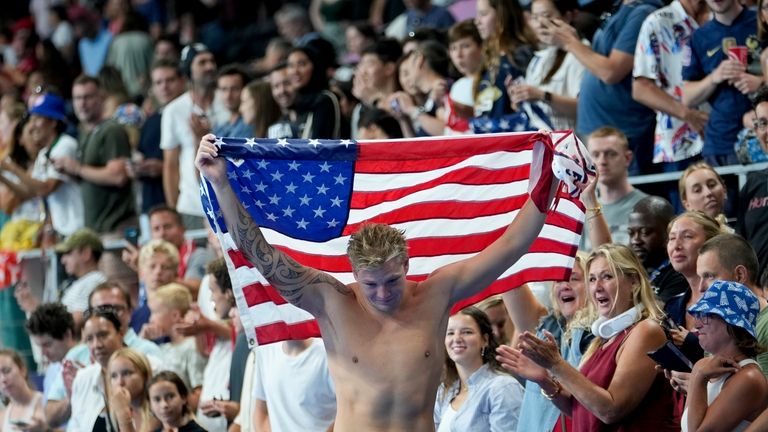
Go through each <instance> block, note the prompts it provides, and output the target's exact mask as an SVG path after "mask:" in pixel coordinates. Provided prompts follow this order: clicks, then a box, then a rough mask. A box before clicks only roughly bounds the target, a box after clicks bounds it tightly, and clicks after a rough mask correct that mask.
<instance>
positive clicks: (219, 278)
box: [197, 258, 237, 431]
mask: <svg viewBox="0 0 768 432" xmlns="http://www.w3.org/2000/svg"><path fill="white" fill-rule="evenodd" d="M206 270H207V273H208V274H210V275H211V278H210V281H209V284H210V287H211V293H212V300H213V303H214V305H215V310H216V314H217V315H218V317H219V318H220V319H225V318H227V317H228V316H229V310H230V309H231V308H232V307H234V306H235V298H234V294H233V292H232V282H231V281H230V279H229V273H228V271H227V266H226V263H225V262H224V259H223V258H219V259H216V260H214V261H211V262H210V263H209V264H208V266H207V268H206ZM198 321H203V322H204V321H206V319H205V318H204V317H202V316H201V317H199V318H198ZM197 324H198V325H199V327H200V328H199V330H208V329H207V328H205V327H206V326H205V325H204V324H203V323H197ZM221 333H222V332H220V334H219V335H218V336H219V337H218V339H217V340H216V344H215V345H214V347H213V350H211V354H210V356H208V364H207V365H206V366H205V372H204V373H203V388H202V390H201V392H200V406H199V407H198V409H197V419H198V421H199V422H200V424H201V425H202V427H204V428H205V429H206V430H209V431H219V430H225V429H226V425H227V422H228V421H232V420H233V419H234V417H235V415H237V411H236V410H235V411H234V412H232V411H231V410H226V409H225V408H227V407H231V405H229V404H223V405H222V406H220V405H219V404H218V402H219V401H225V402H227V401H229V386H228V384H229V366H230V363H231V362H232V348H233V347H232V340H231V334H232V333H231V330H229V331H225V332H223V334H221ZM222 336H224V337H222Z"/></svg>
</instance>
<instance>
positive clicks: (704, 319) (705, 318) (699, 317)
mask: <svg viewBox="0 0 768 432" xmlns="http://www.w3.org/2000/svg"><path fill="white" fill-rule="evenodd" d="M695 318H696V319H697V320H698V321H699V322H701V323H702V324H704V325H707V324H709V322H710V321H711V320H712V314H698V315H695Z"/></svg>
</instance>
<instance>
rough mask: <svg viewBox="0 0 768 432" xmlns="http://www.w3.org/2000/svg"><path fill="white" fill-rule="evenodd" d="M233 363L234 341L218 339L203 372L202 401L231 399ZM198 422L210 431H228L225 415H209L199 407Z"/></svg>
mask: <svg viewBox="0 0 768 432" xmlns="http://www.w3.org/2000/svg"><path fill="white" fill-rule="evenodd" d="M231 364H232V341H230V340H221V339H217V340H216V344H215V345H214V346H213V349H212V350H211V355H209V356H208V364H207V365H206V366H205V372H204V373H203V388H202V390H201V391H200V402H201V403H202V402H205V401H209V400H212V399H213V398H214V397H215V398H216V399H223V400H229V368H230V366H231ZM196 417H197V423H198V424H199V425H200V426H202V427H203V428H204V429H205V430H207V431H208V432H226V430H227V419H226V417H224V415H221V416H219V417H208V416H206V415H204V414H203V412H202V411H200V408H198V409H197V414H196Z"/></svg>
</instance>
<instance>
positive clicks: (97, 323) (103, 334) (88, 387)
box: [65, 307, 125, 432]
mask: <svg viewBox="0 0 768 432" xmlns="http://www.w3.org/2000/svg"><path fill="white" fill-rule="evenodd" d="M84 320H85V325H84V326H83V342H84V343H85V344H86V345H88V350H89V351H90V352H91V356H93V359H94V363H93V364H92V365H90V366H86V367H84V368H83V369H81V370H80V371H78V372H77V375H76V376H75V378H74V381H73V382H72V384H71V389H70V388H68V391H67V393H68V394H70V395H71V396H70V400H71V403H70V406H71V410H72V416H71V417H70V420H69V423H68V424H67V431H71V432H79V431H87V430H108V429H107V427H108V426H107V424H108V423H109V421H110V418H111V417H110V411H111V410H112V406H110V404H107V402H106V400H105V398H104V395H105V394H106V391H107V389H106V388H105V380H104V376H105V375H106V374H107V366H108V363H109V359H110V357H112V354H113V353H114V352H115V351H117V350H119V349H120V348H121V347H122V345H123V333H124V331H125V328H123V327H121V325H120V320H119V319H118V318H117V315H116V314H115V312H114V310H113V309H112V308H109V307H102V308H95V309H88V310H87V311H86V314H85V316H84ZM65 381H66V379H65Z"/></svg>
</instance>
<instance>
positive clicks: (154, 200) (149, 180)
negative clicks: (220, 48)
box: [131, 60, 186, 231]
mask: <svg viewBox="0 0 768 432" xmlns="http://www.w3.org/2000/svg"><path fill="white" fill-rule="evenodd" d="M150 77H151V80H152V90H151V93H152V96H153V97H154V98H155V99H156V100H157V103H158V105H159V108H158V110H157V111H155V112H154V113H153V114H151V115H150V116H149V117H147V119H146V120H145V121H144V125H143V126H142V127H141V132H140V135H139V146H138V153H139V155H140V158H139V160H137V161H134V162H133V164H132V165H131V167H132V168H133V175H134V177H135V178H137V179H138V180H139V181H140V182H141V217H142V220H141V224H142V227H143V226H144V223H147V224H148V223H149V221H148V219H149V215H148V213H149V210H150V209H151V208H153V207H155V206H157V205H159V204H165V193H164V191H163V178H162V175H163V151H162V150H161V149H160V124H161V118H162V115H163V109H164V108H165V106H166V105H168V104H169V103H170V102H171V101H172V100H174V99H176V98H177V97H179V96H180V95H181V94H182V93H184V87H185V83H186V81H185V80H184V77H183V76H182V75H181V72H180V71H179V65H178V63H177V62H176V61H175V60H156V61H155V63H154V64H153V65H152V72H151V73H150ZM144 218H147V219H146V222H144ZM147 228H148V227H147ZM147 231H149V230H148V229H147Z"/></svg>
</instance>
